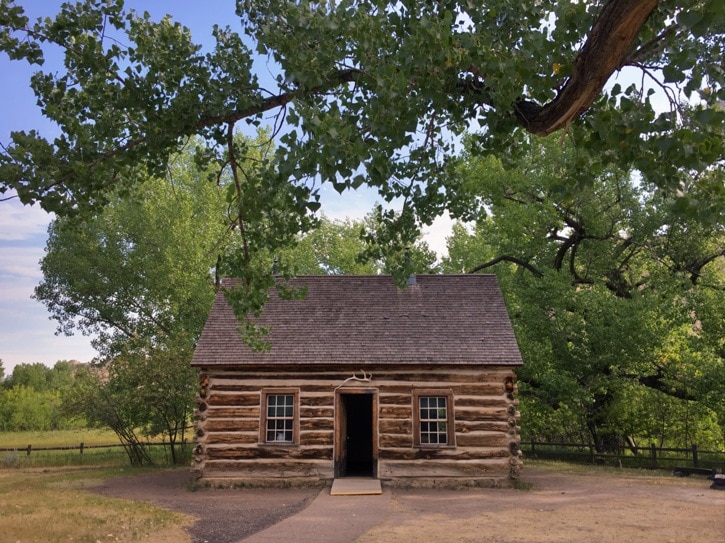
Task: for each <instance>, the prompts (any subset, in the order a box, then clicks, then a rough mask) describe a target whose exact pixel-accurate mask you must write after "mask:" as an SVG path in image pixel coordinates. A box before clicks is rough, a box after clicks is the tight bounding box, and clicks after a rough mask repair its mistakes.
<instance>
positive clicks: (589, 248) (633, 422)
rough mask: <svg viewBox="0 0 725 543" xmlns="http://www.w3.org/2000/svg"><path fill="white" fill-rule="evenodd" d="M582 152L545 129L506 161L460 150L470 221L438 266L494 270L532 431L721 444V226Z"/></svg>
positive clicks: (724, 251) (724, 249)
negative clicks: (512, 162) (594, 164)
mask: <svg viewBox="0 0 725 543" xmlns="http://www.w3.org/2000/svg"><path fill="white" fill-rule="evenodd" d="M594 160H595V161H596V160H597V159H596V158H595V159H594ZM587 164H588V162H587V157H586V155H584V154H583V153H582V152H581V150H578V149H576V148H574V147H573V146H570V145H564V146H561V145H560V144H559V142H557V141H553V140H549V141H546V140H544V141H543V142H541V143H540V144H538V145H535V146H533V148H532V152H531V153H530V154H529V155H528V157H527V159H526V160H524V161H522V162H521V164H520V165H519V166H518V167H515V168H511V169H506V168H504V167H503V165H502V163H501V162H500V161H498V160H495V159H492V158H489V159H486V160H480V159H475V158H473V157H469V159H468V160H466V161H463V162H462V165H461V174H462V178H463V179H465V182H464V183H462V185H461V186H462V190H461V193H460V196H461V198H462V199H468V200H469V201H470V202H474V201H475V206H474V205H470V208H471V209H475V211H476V214H477V215H478V217H479V220H478V221H477V222H476V223H475V225H474V226H473V227H471V228H470V229H468V228H466V227H464V226H462V225H459V226H457V227H456V229H455V230H454V234H453V236H452V238H451V239H450V242H449V258H448V259H447V260H446V261H445V262H444V263H443V267H444V269H445V270H446V271H453V272H462V271H475V270H479V271H480V270H489V269H490V270H493V271H495V272H496V273H497V275H498V276H499V278H500V281H501V283H502V286H503V289H504V291H505V293H506V296H507V300H508V303H509V309H510V312H511V314H512V316H513V320H514V325H515V328H516V332H517V337H518V340H519V344H520V346H521V350H522V354H523V356H524V360H525V365H524V368H523V369H522V370H521V372H520V382H521V385H520V388H521V393H522V396H523V401H522V403H523V405H522V412H523V413H524V416H528V418H529V419H530V424H527V425H526V428H527V430H526V432H530V436H531V437H536V438H546V437H548V438H550V439H552V438H553V439H561V438H562V437H565V438H566V439H570V440H585V438H587V440H588V441H591V442H592V443H594V444H595V446H596V447H597V448H598V449H604V448H607V447H610V446H611V447H621V446H622V445H623V444H624V443H626V442H627V441H626V440H629V442H630V443H632V441H631V440H633V439H635V438H637V437H641V438H646V439H656V440H658V441H659V442H665V441H667V442H669V443H677V444H679V445H681V446H687V445H689V443H688V441H689V440H694V439H696V440H697V441H701V442H703V443H705V442H707V443H717V444H719V445H718V446H722V443H723V437H724V436H723V428H725V427H724V426H723V421H724V420H725V419H724V418H723V416H724V415H725V404H724V403H723V402H724V401H725V399H724V397H723V395H722V390H723V389H724V388H725V382H724V381H723V375H725V372H724V371H723V370H724V369H725V366H724V365H725V358H724V357H723V353H724V352H725V351H724V350H723V342H722V338H723V321H722V314H723V311H725V305H724V304H725V296H724V295H723V292H725V273H723V272H724V271H725V268H724V267H723V266H724V261H725V230H723V226H722V225H721V224H720V225H711V224H709V223H708V222H707V221H704V222H703V221H700V220H699V219H698V218H697V217H689V218H688V217H683V216H682V215H681V214H679V213H678V212H677V210H676V209H675V205H676V204H675V199H674V198H668V197H667V196H666V195H664V194H662V193H661V192H659V191H655V190H653V189H652V187H651V186H650V185H649V184H648V183H646V181H645V180H643V179H641V178H638V177H636V176H634V175H632V173H631V172H629V171H627V170H623V169H620V168H614V167H610V168H607V169H606V170H604V171H601V172H598V171H597V170H596V169H594V171H592V170H591V169H590V168H588V167H587V166H586V165H587ZM712 175H716V176H718V177H719V178H720V179H722V172H712ZM696 183H697V180H693V184H696ZM571 185H575V186H577V187H578V188H577V190H576V191H574V190H570V189H568V188H567V187H568V186H571ZM654 406H660V408H659V409H658V410H655V408H654ZM665 413H667V414H668V415H669V416H668V418H667V424H666V425H663V423H662V421H661V420H658V417H661V416H662V415H663V414H665ZM695 436H697V437H695Z"/></svg>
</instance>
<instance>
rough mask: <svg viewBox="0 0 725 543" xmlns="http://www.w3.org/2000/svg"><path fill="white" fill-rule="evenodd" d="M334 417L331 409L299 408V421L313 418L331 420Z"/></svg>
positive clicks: (333, 411)
mask: <svg viewBox="0 0 725 543" xmlns="http://www.w3.org/2000/svg"><path fill="white" fill-rule="evenodd" d="M334 416H335V410H334V409H333V408H332V407H300V420H302V419H313V418H327V419H331V418H334Z"/></svg>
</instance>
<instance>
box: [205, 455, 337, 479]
mask: <svg viewBox="0 0 725 543" xmlns="http://www.w3.org/2000/svg"><path fill="white" fill-rule="evenodd" d="M222 472H227V473H226V475H227V476H228V477H232V478H237V479H247V478H248V479H267V478H270V479H272V478H285V479H288V478H294V477H312V478H321V479H332V477H333V465H332V462H331V461H329V460H308V461H296V462H280V461H279V460H277V459H273V460H262V459H251V460H246V459H244V460H237V461H233V460H208V461H207V462H206V463H205V464H204V477H213V476H214V475H215V474H216V476H221V473H222Z"/></svg>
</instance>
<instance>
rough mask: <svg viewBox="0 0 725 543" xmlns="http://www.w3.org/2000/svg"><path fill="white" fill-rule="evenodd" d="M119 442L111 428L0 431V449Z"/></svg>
mask: <svg viewBox="0 0 725 543" xmlns="http://www.w3.org/2000/svg"><path fill="white" fill-rule="evenodd" d="M81 443H84V444H85V445H113V444H116V443H119V441H118V438H117V437H116V434H114V433H113V432H112V431H111V430H89V429H84V430H53V431H48V432H0V449H7V448H10V447H17V448H19V449H24V448H26V447H27V446H28V445H32V446H33V447H68V446H79V445H80V444H81Z"/></svg>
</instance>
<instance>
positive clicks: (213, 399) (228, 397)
mask: <svg viewBox="0 0 725 543" xmlns="http://www.w3.org/2000/svg"><path fill="white" fill-rule="evenodd" d="M261 401H262V400H261V397H260V395H259V394H232V393H223V394H222V393H217V392H215V391H213V392H212V393H211V394H209V396H208V398H207V399H206V403H207V404H208V405H209V406H210V407H214V406H240V407H251V406H254V405H256V406H259V405H260V403H261Z"/></svg>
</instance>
